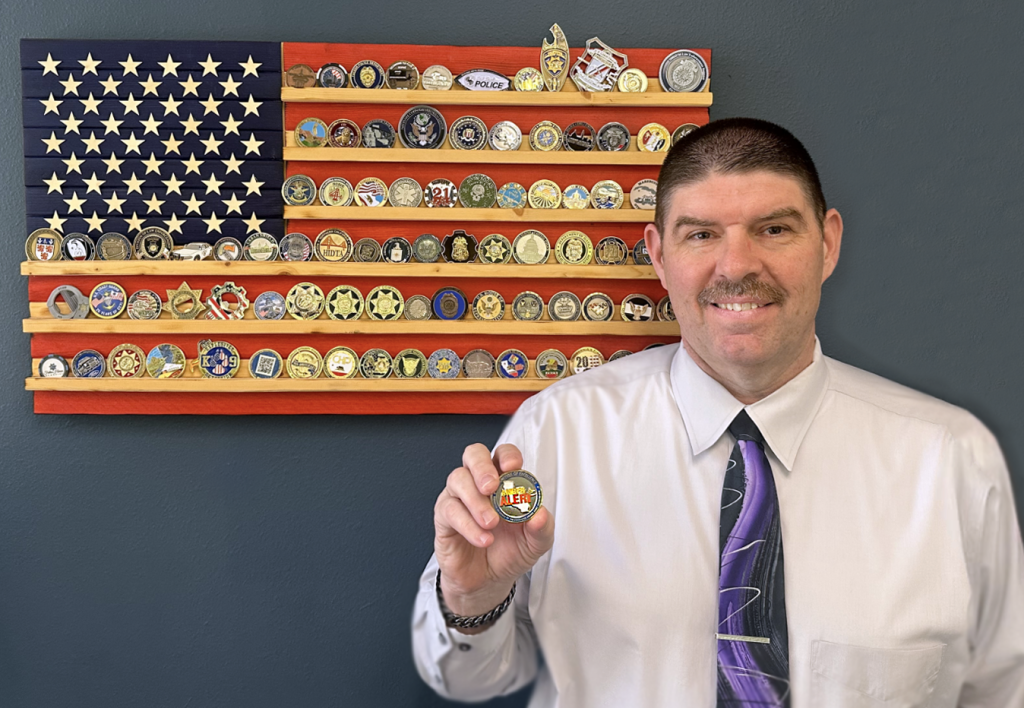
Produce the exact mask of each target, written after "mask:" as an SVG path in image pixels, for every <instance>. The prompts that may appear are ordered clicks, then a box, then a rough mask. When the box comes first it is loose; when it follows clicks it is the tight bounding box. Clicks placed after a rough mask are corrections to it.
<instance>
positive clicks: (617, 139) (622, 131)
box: [597, 121, 629, 152]
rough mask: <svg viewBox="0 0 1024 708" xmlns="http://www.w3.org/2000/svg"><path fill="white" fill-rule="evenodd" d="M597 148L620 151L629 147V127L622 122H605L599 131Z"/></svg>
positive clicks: (606, 150)
mask: <svg viewBox="0 0 1024 708" xmlns="http://www.w3.org/2000/svg"><path fill="white" fill-rule="evenodd" d="M597 149H598V150H604V151H605V152H620V151H622V150H628V149H629V128H627V127H626V126H624V125H623V124H622V123H616V122H614V121H613V122H611V123H605V124H604V125H602V126H601V129H600V130H598V131H597Z"/></svg>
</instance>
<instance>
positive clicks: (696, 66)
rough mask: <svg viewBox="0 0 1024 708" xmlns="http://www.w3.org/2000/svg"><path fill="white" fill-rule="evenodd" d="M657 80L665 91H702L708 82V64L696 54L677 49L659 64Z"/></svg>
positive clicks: (687, 50)
mask: <svg viewBox="0 0 1024 708" xmlns="http://www.w3.org/2000/svg"><path fill="white" fill-rule="evenodd" d="M658 79H659V80H660V81H661V88H662V89H664V90H665V91H674V92H687V91H702V90H703V89H704V85H705V84H706V83H707V81H708V63H707V62H706V61H704V57H702V56H701V55H700V54H698V53H697V52H694V51H692V50H689V49H679V50H677V51H674V52H672V53H671V54H669V55H668V56H667V57H665V59H664V61H662V62H661V69H660V70H659V71H658Z"/></svg>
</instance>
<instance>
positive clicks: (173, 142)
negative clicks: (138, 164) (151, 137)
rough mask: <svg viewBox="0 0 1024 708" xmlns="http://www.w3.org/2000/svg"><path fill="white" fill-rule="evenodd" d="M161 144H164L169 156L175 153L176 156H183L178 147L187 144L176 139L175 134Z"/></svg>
mask: <svg viewBox="0 0 1024 708" xmlns="http://www.w3.org/2000/svg"><path fill="white" fill-rule="evenodd" d="M160 142H162V143H163V144H164V150H165V151H166V152H167V153H168V154H170V153H172V152H173V153H174V154H175V155H180V154H181V153H180V152H178V147H179V146H181V145H184V143H185V141H184V140H178V139H177V138H176V137H174V133H171V134H170V135H168V136H167V140H161V141H160Z"/></svg>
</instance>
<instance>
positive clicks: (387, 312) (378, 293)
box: [366, 285, 405, 320]
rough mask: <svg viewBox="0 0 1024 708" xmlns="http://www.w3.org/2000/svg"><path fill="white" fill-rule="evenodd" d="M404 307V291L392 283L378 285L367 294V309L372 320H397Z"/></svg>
mask: <svg viewBox="0 0 1024 708" xmlns="http://www.w3.org/2000/svg"><path fill="white" fill-rule="evenodd" d="M404 308H405V299H404V298H403V297H402V293H400V292H399V291H398V288H395V287H392V286H390V285H378V286H377V287H375V288H374V289H373V290H371V291H370V294H369V295H367V296H366V310H367V314H369V315H370V319H371V320H397V319H398V318H399V317H401V316H402V311H403V309H404Z"/></svg>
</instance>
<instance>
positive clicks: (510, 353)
mask: <svg viewBox="0 0 1024 708" xmlns="http://www.w3.org/2000/svg"><path fill="white" fill-rule="evenodd" d="M495 369H496V370H497V372H498V376H500V377H501V378H503V379H525V378H526V375H527V374H528V373H529V372H530V360H529V359H527V358H526V354H524V353H523V352H522V351H520V350H519V349H506V350H505V351H503V352H502V353H501V354H499V355H498V358H497V359H496V361H495Z"/></svg>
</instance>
